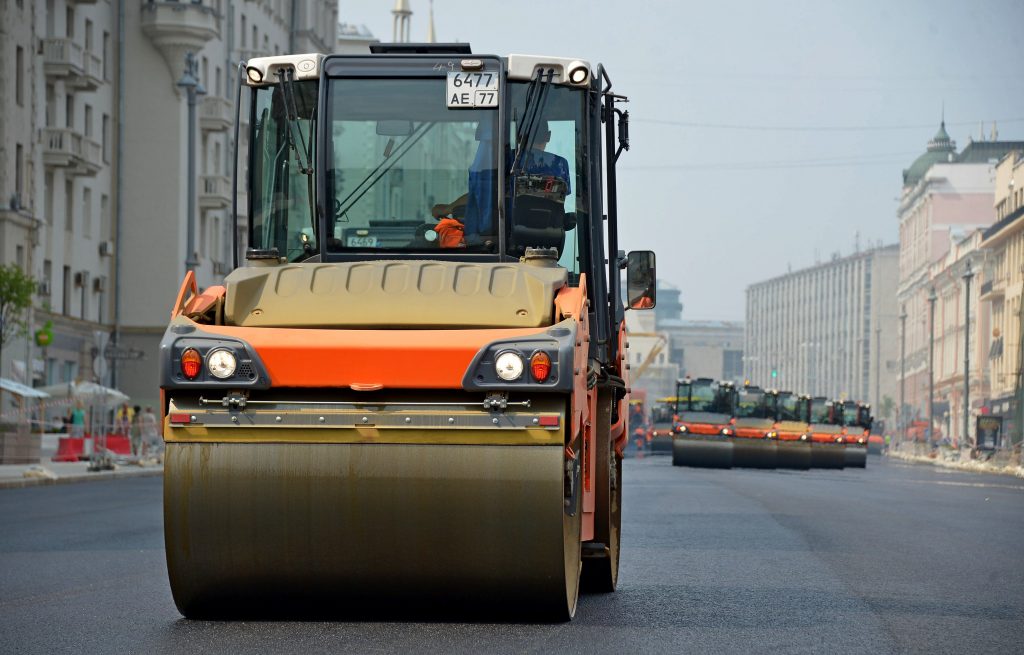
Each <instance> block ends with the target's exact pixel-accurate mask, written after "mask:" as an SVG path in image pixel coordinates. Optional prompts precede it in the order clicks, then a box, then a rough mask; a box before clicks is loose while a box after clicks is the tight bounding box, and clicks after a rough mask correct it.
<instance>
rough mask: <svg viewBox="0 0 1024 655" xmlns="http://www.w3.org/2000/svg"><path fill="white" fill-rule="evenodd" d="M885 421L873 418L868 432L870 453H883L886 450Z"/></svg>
mask: <svg viewBox="0 0 1024 655" xmlns="http://www.w3.org/2000/svg"><path fill="white" fill-rule="evenodd" d="M885 427H886V426H885V421H884V420H882V419H877V420H875V419H872V421H871V431H870V433H869V434H868V455H881V454H882V452H883V451H884V450H885V434H886V433H885Z"/></svg>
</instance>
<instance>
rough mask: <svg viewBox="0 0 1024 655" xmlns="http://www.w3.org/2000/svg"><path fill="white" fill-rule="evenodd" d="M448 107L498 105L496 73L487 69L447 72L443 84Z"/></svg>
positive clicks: (466, 107) (470, 107) (494, 106)
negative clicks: (445, 80) (446, 79)
mask: <svg viewBox="0 0 1024 655" xmlns="http://www.w3.org/2000/svg"><path fill="white" fill-rule="evenodd" d="M445 90H446V93H447V98H448V108H449V109H479V108H481V107H484V108H486V107H493V108H497V106H498V74H497V73H493V72H489V71H475V72H457V71H450V72H449V73H448V83H447V84H446V85H445Z"/></svg>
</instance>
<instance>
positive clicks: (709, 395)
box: [672, 378, 735, 468]
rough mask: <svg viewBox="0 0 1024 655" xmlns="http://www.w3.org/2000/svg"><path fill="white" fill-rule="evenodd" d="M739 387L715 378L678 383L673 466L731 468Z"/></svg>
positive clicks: (687, 380) (684, 380)
mask: <svg viewBox="0 0 1024 655" xmlns="http://www.w3.org/2000/svg"><path fill="white" fill-rule="evenodd" d="M734 391H735V385H733V384H732V383H731V382H716V381H714V380H712V379H711V378H697V379H690V378H684V379H682V380H679V381H678V382H677V383H676V407H675V414H676V417H677V420H676V423H675V425H674V430H673V434H672V465H673V466H694V467H701V468H731V467H732V451H733V443H732V441H731V440H730V437H731V436H732V435H733V418H732V414H733V407H732V404H733V402H734V400H735V393H734Z"/></svg>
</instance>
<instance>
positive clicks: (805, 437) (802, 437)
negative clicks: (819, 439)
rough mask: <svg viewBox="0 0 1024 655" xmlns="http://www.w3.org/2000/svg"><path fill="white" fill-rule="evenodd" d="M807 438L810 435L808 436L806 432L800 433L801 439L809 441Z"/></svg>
mask: <svg viewBox="0 0 1024 655" xmlns="http://www.w3.org/2000/svg"><path fill="white" fill-rule="evenodd" d="M807 439H808V437H807V435H806V434H801V435H800V441H807Z"/></svg>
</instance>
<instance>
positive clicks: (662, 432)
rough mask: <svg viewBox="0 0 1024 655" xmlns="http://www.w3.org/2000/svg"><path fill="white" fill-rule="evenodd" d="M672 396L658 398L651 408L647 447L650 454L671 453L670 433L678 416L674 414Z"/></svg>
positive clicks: (674, 404) (674, 401)
mask: <svg viewBox="0 0 1024 655" xmlns="http://www.w3.org/2000/svg"><path fill="white" fill-rule="evenodd" d="M675 408H676V399H675V398H674V397H671V396H670V397H668V398H658V402H657V403H655V405H654V407H652V408H651V427H650V430H649V431H648V438H647V449H648V450H649V451H650V453H651V454H652V455H670V454H671V453H672V434H673V430H674V426H675V425H676V423H677V422H678V419H679V416H678V415H677V414H676V410H675Z"/></svg>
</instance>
